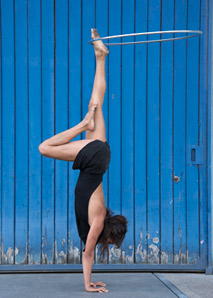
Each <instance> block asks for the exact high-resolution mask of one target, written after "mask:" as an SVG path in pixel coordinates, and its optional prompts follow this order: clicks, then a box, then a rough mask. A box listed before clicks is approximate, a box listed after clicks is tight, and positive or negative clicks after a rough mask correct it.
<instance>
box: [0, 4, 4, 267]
mask: <svg viewBox="0 0 213 298" xmlns="http://www.w3.org/2000/svg"><path fill="white" fill-rule="evenodd" d="M0 55H1V56H0V59H1V69H0V71H1V82H0V84H1V169H0V171H1V190H0V191H1V246H0V250H1V253H0V264H2V257H3V245H2V243H3V239H2V216H3V212H2V168H3V167H2V161H3V157H2V156H3V153H2V143H3V142H2V140H3V129H2V127H3V121H2V116H3V112H2V108H3V97H2V96H3V92H2V88H3V84H2V13H1V0H0Z"/></svg>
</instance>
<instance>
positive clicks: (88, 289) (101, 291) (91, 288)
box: [86, 286, 109, 293]
mask: <svg viewBox="0 0 213 298" xmlns="http://www.w3.org/2000/svg"><path fill="white" fill-rule="evenodd" d="M86 291H87V292H100V293H103V292H105V293H107V292H109V290H107V289H106V288H104V287H101V288H96V287H91V286H89V287H88V288H86Z"/></svg>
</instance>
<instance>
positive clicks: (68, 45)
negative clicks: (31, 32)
mask: <svg viewBox="0 0 213 298" xmlns="http://www.w3.org/2000/svg"><path fill="white" fill-rule="evenodd" d="M69 25H70V23H69V0H67V43H68V44H67V126H68V127H67V129H69V111H70V109H69V73H70V64H69V57H70V56H69V52H70V40H69ZM69 164H70V163H69V162H67V251H66V253H67V255H66V260H67V264H68V262H69V259H68V254H69V245H68V244H69V241H70V237H69V169H70V168H69Z"/></svg>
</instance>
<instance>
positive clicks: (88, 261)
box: [82, 216, 104, 292]
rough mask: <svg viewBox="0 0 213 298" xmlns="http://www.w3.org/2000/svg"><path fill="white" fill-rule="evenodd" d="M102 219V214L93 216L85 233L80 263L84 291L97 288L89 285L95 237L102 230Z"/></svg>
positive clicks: (96, 237)
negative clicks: (86, 233) (85, 237)
mask: <svg viewBox="0 0 213 298" xmlns="http://www.w3.org/2000/svg"><path fill="white" fill-rule="evenodd" d="M103 227H104V220H103V217H102V216H97V217H96V218H94V220H93V223H92V225H91V227H90V230H89V233H88V235H87V241H86V245H85V251H84V252H83V257H82V265H83V273H84V285H85V290H86V291H92V292H94V291H98V290H100V288H99V289H96V288H92V287H91V286H90V280H91V272H92V265H93V261H94V249H95V246H96V243H97V239H98V237H99V235H100V233H101V231H102V230H103Z"/></svg>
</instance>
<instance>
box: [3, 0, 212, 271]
mask: <svg viewBox="0 0 213 298" xmlns="http://www.w3.org/2000/svg"><path fill="white" fill-rule="evenodd" d="M0 3H1V31H0V33H1V48H0V50H1V52H0V54H1V68H0V70H1V71H0V76H1V84H0V88H1V92H0V94H1V106H0V108H1V114H0V115H1V121H0V125H1V128H0V133H1V146H0V154H1V159H0V162H1V172H0V175H1V179H0V183H1V197H0V199H1V205H0V208H1V213H0V214H1V221H0V235H1V264H2V265H6V264H10V265H12V264H13V265H16V266H17V265H18V264H28V265H29V267H30V265H34V264H71V265H72V266H71V265H70V266H71V267H67V268H75V266H77V265H73V264H80V263H81V248H82V247H81V243H80V240H79V237H78V234H77V227H76V223H75V213H74V187H75V183H76V180H77V177H78V173H77V172H76V171H75V172H74V171H73V170H72V162H65V161H59V160H53V159H50V158H46V157H43V156H41V155H40V153H39V151H38V145H39V144H40V143H41V141H43V140H45V139H47V138H49V137H51V136H52V135H54V134H56V133H59V132H61V131H63V130H66V129H67V128H69V127H72V126H74V125H75V124H77V123H78V122H79V121H80V120H81V119H82V117H83V116H84V115H85V113H86V111H87V107H88V102H89V99H90V95H91V91H92V85H93V78H94V69H95V64H94V53H93V49H92V46H91V45H89V44H88V40H89V39H90V28H92V27H97V28H98V29H99V32H100V34H101V35H102V36H107V35H115V34H121V33H132V32H142V31H144V32H146V31H158V30H172V29H194V30H195V29H196V30H198V29H200V30H202V31H203V35H202V36H201V37H195V38H192V39H188V40H180V41H175V42H165V43H151V44H147V45H135V46H134V45H129V46H123V47H121V46H116V47H110V54H109V56H108V58H107V62H106V70H107V75H106V79H107V86H108V87H107V91H106V96H105V102H104V106H103V110H104V116H105V121H106V130H107V140H108V142H109V144H110V147H111V151H112V156H111V163H110V166H109V170H108V171H107V173H106V174H105V176H104V182H103V183H104V193H105V201H106V206H109V207H110V208H111V209H112V210H113V211H114V212H115V214H120V213H121V214H123V215H125V216H126V217H127V218H128V221H129V225H128V233H127V235H126V238H125V240H124V242H123V244H122V247H121V249H118V250H116V249H115V248H114V247H113V246H110V250H109V255H108V256H107V257H106V260H105V265H104V266H105V267H104V268H106V269H107V268H109V267H110V266H112V267H113V266H116V264H118V265H119V266H122V265H120V264H127V265H128V266H127V267H125V268H131V265H135V267H134V266H133V267H132V268H141V269H147V268H148V269H150V268H152V269H155V268H158V269H161V268H162V269H168V268H171V269H175V268H179V269H182V270H184V269H190V268H191V269H195V270H204V269H205V268H206V266H207V263H206V259H207V240H208V235H207V184H206V181H207V177H206V154H205V153H206V142H207V139H206V131H207V127H206V117H207V92H208V85H207V70H208V69H207V67H208V51H207V47H208V7H209V3H208V1H207V0H188V1H187V0H181V1H179V0H161V1H160V0H158V1H152V0H149V1H145V0H135V1H130V0H129V1H127V0H123V1H122V0H119V1H118V0H116V1H115V0H103V1H95V0H90V1H89V0H87V1H86V0H84V1H74V0H69V1H68V0H66V1H59V0H53V1H49V0H42V1H40V2H39V1H35V0H28V1H21V0H16V1H12V0H1V2H0ZM161 37H162V38H164V37H171V35H169V36H168V35H167V36H161ZM155 38H160V36H159V35H157V36H155ZM127 40H131V41H133V40H134V38H129V39H127ZM135 40H139V38H138V37H137V38H135ZM123 41H124V40H123ZM125 41H126V40H125ZM84 136H85V134H83V135H82V136H78V137H77V138H76V139H80V138H81V137H84ZM99 263H100V261H99V249H98V247H97V249H96V254H95V264H99ZM107 264H108V265H107ZM42 266H44V265H42ZM52 266H53V267H54V265H52ZM119 266H118V267H117V268H121V267H119ZM3 267H4V266H2V267H1V266H0V268H3ZM7 267H8V266H7ZM4 268H5V267H4ZM12 268H14V267H12ZM32 268H33V266H32ZM56 268H57V266H56ZM114 268H115V267H114Z"/></svg>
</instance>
